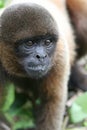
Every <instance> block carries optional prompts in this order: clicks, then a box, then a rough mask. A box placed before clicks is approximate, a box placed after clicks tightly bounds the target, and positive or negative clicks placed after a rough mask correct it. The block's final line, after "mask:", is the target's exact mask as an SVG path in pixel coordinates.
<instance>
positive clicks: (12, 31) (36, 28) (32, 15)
mask: <svg viewBox="0 0 87 130" xmlns="http://www.w3.org/2000/svg"><path fill="white" fill-rule="evenodd" d="M56 26H57V25H56V22H55V21H54V19H53V18H52V16H51V15H50V13H49V12H48V11H47V10H46V9H44V8H43V7H42V6H39V5H37V4H32V3H25V4H24V3H23V4H16V5H13V6H10V7H8V8H7V9H6V10H5V11H4V12H3V14H2V16H1V35H2V37H3V39H5V40H6V39H9V40H10V39H11V40H12V38H13V39H15V37H19V36H20V37H23V36H24V35H28V37H31V36H36V35H45V34H47V33H51V34H57V27H56ZM19 33H20V34H19Z"/></svg>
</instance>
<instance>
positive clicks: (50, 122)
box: [36, 77, 67, 130]
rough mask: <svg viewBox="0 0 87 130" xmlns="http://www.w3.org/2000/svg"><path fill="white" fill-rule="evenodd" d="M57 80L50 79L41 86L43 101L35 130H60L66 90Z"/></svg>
mask: <svg viewBox="0 0 87 130" xmlns="http://www.w3.org/2000/svg"><path fill="white" fill-rule="evenodd" d="M57 78H58V77H57ZM59 80H61V79H60V78H59V79H56V78H55V79H53V77H52V78H50V79H48V81H47V83H46V84H44V86H43V90H42V91H43V97H42V98H45V99H44V102H43V106H42V109H41V111H40V114H39V115H40V117H38V120H37V128H36V130H61V123H62V118H63V115H64V106H65V101H66V95H67V94H66V90H67V89H66V86H65V85H61V82H60V81H59ZM49 86H50V88H49Z"/></svg>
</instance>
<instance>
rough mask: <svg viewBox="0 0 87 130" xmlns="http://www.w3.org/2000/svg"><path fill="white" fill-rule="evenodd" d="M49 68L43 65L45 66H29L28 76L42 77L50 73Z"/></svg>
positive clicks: (33, 77)
mask: <svg viewBox="0 0 87 130" xmlns="http://www.w3.org/2000/svg"><path fill="white" fill-rule="evenodd" d="M48 71H49V70H48V69H47V68H45V67H43V68H38V67H28V68H27V69H26V73H27V76H28V77H30V78H32V79H40V78H43V77H44V76H45V75H47V73H48Z"/></svg>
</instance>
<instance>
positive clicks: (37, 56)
mask: <svg viewBox="0 0 87 130" xmlns="http://www.w3.org/2000/svg"><path fill="white" fill-rule="evenodd" d="M46 57H47V55H46V54H44V55H40V54H37V55H36V58H37V59H38V60H40V61H43V60H45V58H46Z"/></svg>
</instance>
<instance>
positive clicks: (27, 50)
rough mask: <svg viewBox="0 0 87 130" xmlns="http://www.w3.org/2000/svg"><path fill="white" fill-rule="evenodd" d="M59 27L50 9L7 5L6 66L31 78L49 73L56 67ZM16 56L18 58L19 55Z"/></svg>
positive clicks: (3, 35) (3, 33)
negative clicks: (55, 58)
mask: <svg viewBox="0 0 87 130" xmlns="http://www.w3.org/2000/svg"><path fill="white" fill-rule="evenodd" d="M57 37H58V34H57V27H56V23H55V21H54V19H53V18H52V16H51V15H50V14H49V12H48V11H47V10H45V9H44V8H43V7H41V6H38V5H36V4H19V5H14V6H12V7H9V8H7V9H6V10H5V11H4V13H3V14H2V16H1V39H2V41H3V46H4V48H6V51H5V50H4V49H3V54H2V57H4V60H2V62H3V66H4V67H5V69H6V70H7V71H8V72H9V73H11V74H15V75H19V72H20V73H21V74H25V75H27V76H28V77H31V78H36V79H38V78H41V77H43V76H45V75H46V74H47V73H48V72H49V70H50V69H51V68H52V66H53V56H54V52H55V47H56V43H57ZM15 57H16V58H15Z"/></svg>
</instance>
